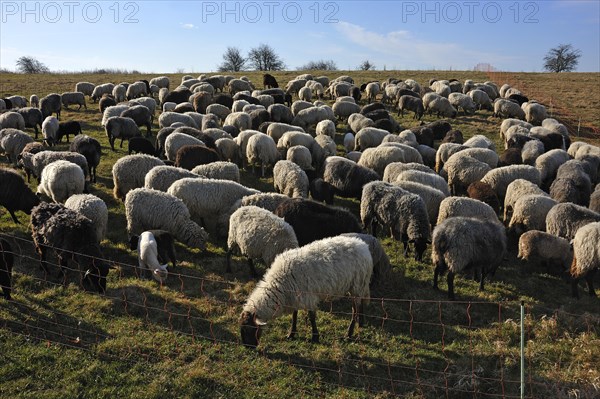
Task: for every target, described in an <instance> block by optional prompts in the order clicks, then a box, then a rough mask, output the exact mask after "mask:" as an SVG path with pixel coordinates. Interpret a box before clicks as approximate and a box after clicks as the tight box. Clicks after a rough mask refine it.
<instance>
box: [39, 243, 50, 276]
mask: <svg viewBox="0 0 600 399" xmlns="http://www.w3.org/2000/svg"><path fill="white" fill-rule="evenodd" d="M39 252H40V266H41V268H42V270H43V271H44V273H45V274H48V262H47V261H46V248H44V247H43V246H40V247H39Z"/></svg>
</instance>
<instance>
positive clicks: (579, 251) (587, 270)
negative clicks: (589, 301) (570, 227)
mask: <svg viewBox="0 0 600 399" xmlns="http://www.w3.org/2000/svg"><path fill="white" fill-rule="evenodd" d="M598 268H600V223H599V222H595V223H590V224H587V225H585V226H583V227H581V228H580V229H578V230H577V233H576V234H575V238H573V264H572V265H571V277H572V279H573V281H572V291H573V296H574V297H576V298H579V293H578V290H577V284H578V281H579V279H580V278H581V277H584V278H585V279H586V281H587V285H588V292H589V295H590V296H596V292H595V291H594V285H593V282H594V274H595V273H596V272H597V271H598Z"/></svg>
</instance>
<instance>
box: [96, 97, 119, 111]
mask: <svg viewBox="0 0 600 399" xmlns="http://www.w3.org/2000/svg"><path fill="white" fill-rule="evenodd" d="M113 105H117V101H116V100H115V98H114V97H113V96H111V95H108V94H105V95H103V96H102V98H101V99H100V101H99V102H98V106H99V107H100V112H102V113H104V110H106V108H108V107H112V106H113Z"/></svg>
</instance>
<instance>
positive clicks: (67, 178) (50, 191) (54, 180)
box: [37, 160, 85, 203]
mask: <svg viewBox="0 0 600 399" xmlns="http://www.w3.org/2000/svg"><path fill="white" fill-rule="evenodd" d="M84 188H85V175H84V174H83V170H82V169H81V167H80V166H79V165H77V164H74V163H73V162H69V161H65V160H58V161H54V162H51V163H50V164H48V165H46V167H45V168H44V169H43V170H42V175H41V182H40V184H39V186H38V188H37V193H38V194H43V195H45V196H47V197H50V198H51V199H52V201H54V202H60V203H64V202H65V201H66V200H67V198H69V197H70V196H71V195H74V194H81V193H82V192H83V190H84Z"/></svg>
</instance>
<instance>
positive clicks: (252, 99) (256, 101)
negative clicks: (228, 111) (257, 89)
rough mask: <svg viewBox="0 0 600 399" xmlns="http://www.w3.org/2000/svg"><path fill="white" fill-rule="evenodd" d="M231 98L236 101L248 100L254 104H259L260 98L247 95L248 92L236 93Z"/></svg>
mask: <svg viewBox="0 0 600 399" xmlns="http://www.w3.org/2000/svg"><path fill="white" fill-rule="evenodd" d="M233 99H234V100H236V101H238V100H244V101H248V102H249V103H250V104H254V105H261V104H260V100H259V99H258V98H256V97H252V96H249V95H248V94H243V93H237V94H236V95H235V96H233Z"/></svg>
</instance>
